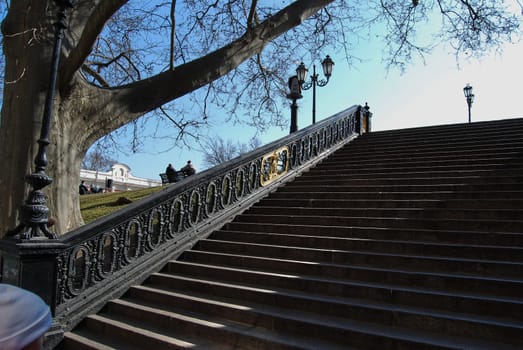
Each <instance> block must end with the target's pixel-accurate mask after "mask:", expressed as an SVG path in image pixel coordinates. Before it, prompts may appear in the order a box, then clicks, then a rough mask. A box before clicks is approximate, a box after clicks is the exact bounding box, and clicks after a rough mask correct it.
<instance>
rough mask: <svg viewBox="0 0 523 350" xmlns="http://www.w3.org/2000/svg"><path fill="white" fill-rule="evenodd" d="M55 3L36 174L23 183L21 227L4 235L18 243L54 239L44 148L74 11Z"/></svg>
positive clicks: (68, 1)
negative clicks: (69, 18)
mask: <svg viewBox="0 0 523 350" xmlns="http://www.w3.org/2000/svg"><path fill="white" fill-rule="evenodd" d="M54 2H55V3H56V5H58V14H57V21H56V23H55V38H54V46H53V56H52V59H51V73H50V78H49V87H48V89H47V96H46V99H45V106H44V114H43V117H42V126H41V128H40V138H39V139H38V141H37V142H38V153H37V154H36V157H35V160H34V163H35V172H34V173H32V174H31V175H28V176H26V182H27V183H28V184H29V185H31V186H32V187H33V190H32V191H31V192H30V193H29V196H28V198H27V200H26V201H25V203H24V204H22V205H21V206H20V224H19V225H18V226H17V227H16V228H15V229H14V230H12V231H9V232H7V236H8V237H9V236H16V235H18V236H19V238H20V239H31V238H33V237H39V236H41V233H43V234H44V235H45V236H46V237H47V238H50V239H54V238H56V234H55V233H53V232H51V231H49V228H48V226H49V208H48V207H47V205H46V197H45V193H44V192H43V191H42V189H43V188H44V187H46V186H48V185H50V184H51V183H52V182H53V179H52V178H51V177H50V176H49V175H47V174H46V173H45V168H46V167H47V163H48V162H47V146H49V143H50V142H49V129H50V127H51V117H52V111H53V103H54V95H55V91H56V81H57V77H58V67H59V63H60V53H61V49H62V40H63V37H64V30H65V28H67V25H66V23H65V20H66V14H65V11H66V10H67V9H68V8H72V7H73V4H74V0H54Z"/></svg>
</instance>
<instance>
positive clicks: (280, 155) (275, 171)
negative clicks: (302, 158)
mask: <svg viewBox="0 0 523 350" xmlns="http://www.w3.org/2000/svg"><path fill="white" fill-rule="evenodd" d="M288 169H289V147H288V146H284V147H281V148H278V149H277V150H275V151H274V152H272V153H269V154H266V155H265V156H263V158H262V169H261V170H262V171H261V173H260V178H261V185H262V186H266V185H268V184H270V183H271V182H273V181H274V180H276V179H278V178H279V177H281V176H282V175H284V174H285V173H287V171H288Z"/></svg>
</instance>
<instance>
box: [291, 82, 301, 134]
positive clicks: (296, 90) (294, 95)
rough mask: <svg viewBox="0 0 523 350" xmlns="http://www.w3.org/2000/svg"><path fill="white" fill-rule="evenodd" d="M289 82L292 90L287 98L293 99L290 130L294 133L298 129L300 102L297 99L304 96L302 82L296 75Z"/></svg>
mask: <svg viewBox="0 0 523 350" xmlns="http://www.w3.org/2000/svg"><path fill="white" fill-rule="evenodd" d="M288 84H289V89H290V91H291V92H290V93H289V94H287V98H289V99H291V100H292V104H291V130H290V134H292V133H293V132H295V131H297V130H298V104H297V103H296V100H297V99H299V98H302V97H303V96H302V95H301V83H300V81H299V79H298V77H297V76H296V75H294V76H292V77H290V78H289V83H288Z"/></svg>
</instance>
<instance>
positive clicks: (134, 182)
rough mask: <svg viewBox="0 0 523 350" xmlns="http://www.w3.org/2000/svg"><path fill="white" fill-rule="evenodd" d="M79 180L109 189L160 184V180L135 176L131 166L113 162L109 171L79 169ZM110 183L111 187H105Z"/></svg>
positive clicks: (116, 189)
mask: <svg viewBox="0 0 523 350" xmlns="http://www.w3.org/2000/svg"><path fill="white" fill-rule="evenodd" d="M80 180H81V181H82V180H83V181H85V184H86V185H88V186H93V185H94V186H93V187H98V188H102V189H106V190H110V191H130V190H139V189H142V188H147V187H155V186H161V185H162V181H161V180H151V179H145V178H142V177H135V176H133V175H132V174H131V168H129V166H127V165H125V164H114V165H113V166H111V170H109V171H95V170H85V169H80ZM107 185H110V186H109V187H111V189H107Z"/></svg>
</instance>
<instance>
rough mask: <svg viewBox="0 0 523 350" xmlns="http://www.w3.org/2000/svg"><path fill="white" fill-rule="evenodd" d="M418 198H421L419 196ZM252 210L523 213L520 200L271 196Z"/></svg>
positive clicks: (522, 202) (522, 200) (522, 204)
mask: <svg viewBox="0 0 523 350" xmlns="http://www.w3.org/2000/svg"><path fill="white" fill-rule="evenodd" d="M420 198H423V197H421V196H420ZM255 206H261V207H272V206H274V207H303V208H331V207H332V208H372V207H374V208H426V209H429V210H431V209H464V208H466V209H493V210H496V209H516V210H523V209H522V208H523V193H522V198H521V199H492V200H486V199H482V200H478V199H448V200H443V199H417V198H413V199H388V200H387V199H352V198H350V196H349V198H324V199H321V198H320V199H316V196H315V195H311V197H310V198H307V197H306V194H303V196H301V198H287V197H286V196H284V195H281V196H278V197H276V196H275V195H274V194H271V195H269V197H267V198H264V199H262V200H260V201H259V202H258V203H256V204H255Z"/></svg>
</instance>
